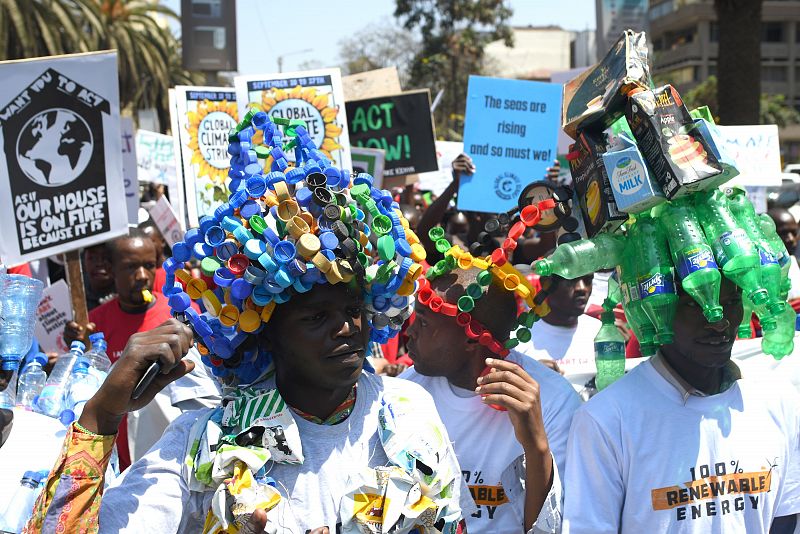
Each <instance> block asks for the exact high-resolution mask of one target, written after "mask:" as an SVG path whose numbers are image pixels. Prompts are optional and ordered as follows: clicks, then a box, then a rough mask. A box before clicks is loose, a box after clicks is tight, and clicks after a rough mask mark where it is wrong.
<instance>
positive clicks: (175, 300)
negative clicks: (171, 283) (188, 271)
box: [167, 287, 192, 312]
mask: <svg viewBox="0 0 800 534" xmlns="http://www.w3.org/2000/svg"><path fill="white" fill-rule="evenodd" d="M174 289H178V290H180V288H177V287H176V288H174ZM167 302H168V303H169V307H170V308H172V309H173V310H174V311H177V312H182V311H185V310H186V309H187V308H189V307H190V306H191V305H192V299H190V298H189V295H187V294H186V293H185V292H184V291H179V292H178V293H174V294H172V295H170V296H169V297H167Z"/></svg>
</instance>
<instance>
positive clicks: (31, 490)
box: [0, 471, 42, 532]
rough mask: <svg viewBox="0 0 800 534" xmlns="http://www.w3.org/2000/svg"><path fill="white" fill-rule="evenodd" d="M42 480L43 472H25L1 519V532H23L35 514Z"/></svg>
mask: <svg viewBox="0 0 800 534" xmlns="http://www.w3.org/2000/svg"><path fill="white" fill-rule="evenodd" d="M41 480H42V472H41V471H25V474H24V475H22V480H20V482H19V487H18V488H17V491H16V492H14V496H13V497H11V500H10V501H9V502H8V506H6V510H5V512H3V516H2V517H0V530H3V531H7V532H22V527H24V526H25V523H26V522H27V521H28V519H30V517H31V514H32V513H33V505H34V503H35V502H36V498H37V497H38V496H39V491H40V490H39V482H41Z"/></svg>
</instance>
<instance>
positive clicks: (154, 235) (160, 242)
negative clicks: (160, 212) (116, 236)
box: [139, 218, 169, 293]
mask: <svg viewBox="0 0 800 534" xmlns="http://www.w3.org/2000/svg"><path fill="white" fill-rule="evenodd" d="M139 229H140V230H142V231H143V232H144V233H145V234H146V235H147V237H149V238H150V241H152V242H153V245H155V247H156V275H155V278H154V280H153V291H154V292H156V293H161V290H162V289H163V287H164V282H165V281H166V279H167V275H166V273H165V272H164V267H162V265H163V264H164V260H165V259H166V258H168V257H169V247H168V246H167V242H166V240H165V239H164V236H163V235H162V234H161V230H159V229H158V226H156V223H155V221H153V219H152V218H150V219H147V220H146V221H144V222H143V223H141V224H140V225H139Z"/></svg>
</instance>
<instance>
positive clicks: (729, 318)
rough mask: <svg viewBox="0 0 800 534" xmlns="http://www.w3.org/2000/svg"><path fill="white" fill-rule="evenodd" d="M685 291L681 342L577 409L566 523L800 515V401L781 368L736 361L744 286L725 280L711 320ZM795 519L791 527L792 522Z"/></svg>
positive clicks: (570, 528) (773, 523)
mask: <svg viewBox="0 0 800 534" xmlns="http://www.w3.org/2000/svg"><path fill="white" fill-rule="evenodd" d="M678 289H679V300H678V309H677V313H676V314H675V321H674V324H673V328H674V331H675V342H674V343H672V344H670V345H664V346H662V347H661V351H660V352H659V353H658V354H657V355H656V356H653V357H652V358H650V359H649V360H648V361H646V362H644V363H642V364H640V365H639V366H638V367H636V368H635V369H634V370H633V371H631V372H630V373H628V374H627V375H626V376H624V377H622V378H621V379H619V380H618V381H617V382H615V383H614V384H612V385H611V386H610V387H608V388H607V389H606V390H604V391H602V392H600V393H599V394H598V395H597V396H595V397H594V398H592V400H590V401H589V402H588V403H587V404H586V405H585V406H583V407H582V408H581V409H579V410H578V412H577V413H576V414H575V417H574V419H573V423H572V429H571V430H570V439H569V446H568V450H567V470H566V475H565V477H564V487H565V503H564V532H565V533H569V534H578V533H583V532H587V533H588V532H591V533H593V534H596V533H612V532H613V533H616V532H621V533H640V532H697V533H707V532H747V533H758V532H763V533H766V532H768V531H769V532H773V533H777V532H781V533H782V532H792V529H793V528H794V517H789V518H786V519H782V518H784V516H793V515H794V514H797V513H798V512H800V456H798V455H800V414H799V413H798V410H797V407H798V405H800V399H798V396H797V392H796V391H794V390H793V388H792V387H791V386H790V385H788V384H784V382H783V380H782V379H781V378H780V377H779V376H772V377H771V379H770V380H769V382H759V381H753V380H748V379H747V378H746V377H742V376H741V373H740V371H739V369H738V367H737V366H736V364H734V363H733V362H732V361H731V360H730V357H731V347H732V346H733V342H734V340H735V339H736V329H737V325H738V324H739V322H740V321H741V319H742V300H741V294H740V291H739V290H738V289H737V288H736V287H735V286H734V285H733V283H731V282H730V281H728V280H727V279H726V278H724V277H723V278H722V289H721V292H720V303H721V304H722V306H723V310H724V318H723V319H722V320H721V321H718V322H716V323H713V324H710V323H708V322H707V321H706V320H705V318H704V317H703V315H702V312H701V308H700V307H699V306H698V305H697V304H696V303H695V301H694V300H693V299H692V298H691V297H690V296H689V295H688V294H687V293H685V292H684V291H683V290H682V288H680V287H679V288H678ZM787 523H788V525H787Z"/></svg>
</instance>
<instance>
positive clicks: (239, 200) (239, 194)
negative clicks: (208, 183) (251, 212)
mask: <svg viewBox="0 0 800 534" xmlns="http://www.w3.org/2000/svg"><path fill="white" fill-rule="evenodd" d="M245 202H247V189H244V188H242V189H239V190H238V191H236V192H235V193H234V194H232V195H231V196H230V199H228V203H229V204H230V205H231V207H233V209H236V208H239V207H241V206H242V204H244V203H245Z"/></svg>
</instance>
